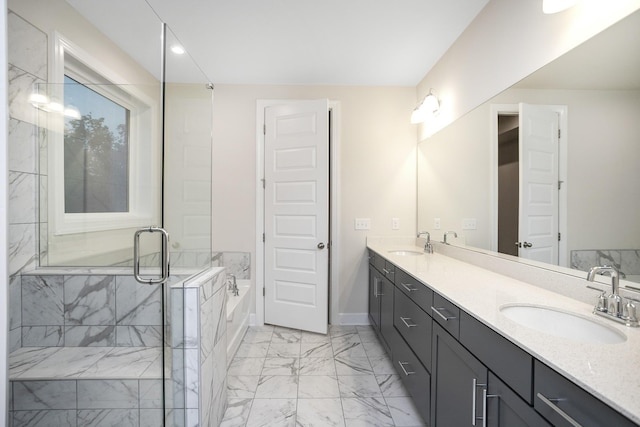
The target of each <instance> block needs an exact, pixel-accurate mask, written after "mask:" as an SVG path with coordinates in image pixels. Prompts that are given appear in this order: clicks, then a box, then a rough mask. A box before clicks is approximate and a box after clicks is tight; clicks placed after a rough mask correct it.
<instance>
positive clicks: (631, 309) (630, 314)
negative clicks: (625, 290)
mask: <svg viewBox="0 0 640 427" xmlns="http://www.w3.org/2000/svg"><path fill="white" fill-rule="evenodd" d="M634 302H640V301H638V300H637V299H633V298H627V303H626V304H625V305H624V307H623V308H622V318H623V319H624V320H626V321H627V324H633V323H635V324H637V323H638V312H637V307H636V305H635V304H634Z"/></svg>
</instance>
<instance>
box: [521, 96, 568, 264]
mask: <svg viewBox="0 0 640 427" xmlns="http://www.w3.org/2000/svg"><path fill="white" fill-rule="evenodd" d="M558 128H559V124H558V114H557V113H556V112H554V111H553V110H551V109H550V108H549V107H546V106H544V105H529V104H520V196H519V199H520V206H519V208H520V215H519V220H518V236H519V239H518V240H519V242H518V243H519V256H520V257H523V258H527V259H532V260H536V261H542V262H545V263H550V264H555V265H557V264H558V253H559V251H558V211H559V201H558V152H559V147H558V142H559V135H558Z"/></svg>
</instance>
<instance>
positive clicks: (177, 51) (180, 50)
mask: <svg viewBox="0 0 640 427" xmlns="http://www.w3.org/2000/svg"><path fill="white" fill-rule="evenodd" d="M171 52H173V53H175V54H176V55H182V54H183V53H184V48H183V47H182V46H180V45H179V44H174V45H173V46H171Z"/></svg>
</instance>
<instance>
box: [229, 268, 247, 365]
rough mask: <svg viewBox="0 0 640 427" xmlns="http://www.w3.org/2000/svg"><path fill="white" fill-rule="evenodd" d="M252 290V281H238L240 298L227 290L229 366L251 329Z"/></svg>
mask: <svg viewBox="0 0 640 427" xmlns="http://www.w3.org/2000/svg"><path fill="white" fill-rule="evenodd" d="M250 289H251V281H250V280H238V290H239V291H240V294H239V295H238V296H235V295H233V293H232V292H231V291H229V290H227V365H229V364H230V363H231V360H233V356H235V354H236V351H237V350H238V347H239V346H240V342H241V341H242V338H243V337H244V334H245V332H247V328H248V327H249V312H250V311H251V307H250V305H251V304H250V303H251V294H250V292H249V290H250Z"/></svg>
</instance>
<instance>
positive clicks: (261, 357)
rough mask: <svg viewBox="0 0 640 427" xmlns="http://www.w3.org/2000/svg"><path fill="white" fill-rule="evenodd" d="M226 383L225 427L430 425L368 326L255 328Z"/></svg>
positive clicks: (230, 369)
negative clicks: (324, 332) (323, 330)
mask: <svg viewBox="0 0 640 427" xmlns="http://www.w3.org/2000/svg"><path fill="white" fill-rule="evenodd" d="M227 378H228V404H229V405H228V409H227V411H226V413H225V416H224V420H223V422H222V427H270V426H273V427H286V426H291V427H325V426H326V427H336V426H337V427H365V426H366V427H378V426H380V427H385V426H389V427H409V426H411V427H414V426H415V427H418V426H424V425H425V424H424V422H423V421H422V419H421V418H420V415H419V414H418V413H417V411H416V409H415V407H414V406H413V402H412V401H411V399H410V398H409V394H408V392H407V390H406V389H405V388H404V386H403V385H402V382H401V380H400V377H399V376H398V375H397V372H396V371H395V369H394V368H393V365H392V363H391V360H390V359H389V357H388V356H387V355H386V353H385V351H384V349H383V347H382V346H381V345H380V343H379V342H378V339H377V337H376V335H375V332H374V331H373V329H371V327H370V326H332V327H330V331H329V334H328V335H326V336H325V335H319V334H313V333H308V332H302V331H298V330H293V329H286V328H280V327H273V326H264V327H250V328H249V330H248V331H247V333H246V335H245V337H244V339H243V341H242V344H241V345H240V347H239V349H238V352H237V353H236V355H235V357H234V359H233V360H232V362H231V365H230V366H229V371H228V376H227Z"/></svg>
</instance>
